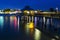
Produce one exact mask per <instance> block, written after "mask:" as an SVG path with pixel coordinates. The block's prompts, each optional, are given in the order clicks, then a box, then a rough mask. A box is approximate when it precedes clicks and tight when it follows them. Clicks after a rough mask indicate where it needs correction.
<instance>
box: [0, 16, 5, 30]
mask: <svg viewBox="0 0 60 40" xmlns="http://www.w3.org/2000/svg"><path fill="white" fill-rule="evenodd" d="M3 25H4V17H3V16H0V27H1V29H3Z"/></svg>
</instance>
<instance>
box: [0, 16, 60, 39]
mask: <svg viewBox="0 0 60 40" xmlns="http://www.w3.org/2000/svg"><path fill="white" fill-rule="evenodd" d="M26 18H27V17H26ZM26 18H23V16H22V17H19V16H0V39H1V40H47V39H49V40H51V39H52V38H51V37H48V36H46V35H45V34H44V33H42V32H41V31H40V30H38V29H36V28H35V27H37V24H38V26H39V28H40V27H42V19H41V18H37V17H35V18H34V19H33V17H31V18H30V17H29V20H30V21H31V22H32V23H31V25H32V24H34V25H33V26H29V22H30V21H28V19H26ZM25 19H26V20H25ZM32 19H33V20H32ZM24 20H25V21H24ZM52 21H53V24H54V25H56V26H57V25H58V26H60V23H59V22H60V21H59V19H56V20H55V19H53V20H52ZM58 21H59V22H58ZM33 22H34V23H33ZM38 22H39V23H38ZM43 22H45V18H44V20H43ZM54 22H56V23H54ZM49 23H50V19H47V23H46V25H47V28H49V27H48V26H49ZM57 23H59V24H57Z"/></svg>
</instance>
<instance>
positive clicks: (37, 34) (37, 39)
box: [34, 29, 41, 40]
mask: <svg viewBox="0 0 60 40" xmlns="http://www.w3.org/2000/svg"><path fill="white" fill-rule="evenodd" d="M34 38H35V40H40V38H41V32H40V31H39V30H38V29H35V36H34Z"/></svg>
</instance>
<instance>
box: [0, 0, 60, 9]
mask: <svg viewBox="0 0 60 40" xmlns="http://www.w3.org/2000/svg"><path fill="white" fill-rule="evenodd" d="M26 5H29V6H31V8H33V9H41V10H48V9H49V8H50V7H53V8H56V7H58V8H59V9H60V0H0V9H4V8H13V9H14V8H20V9H22V8H23V7H24V6H26Z"/></svg>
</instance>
